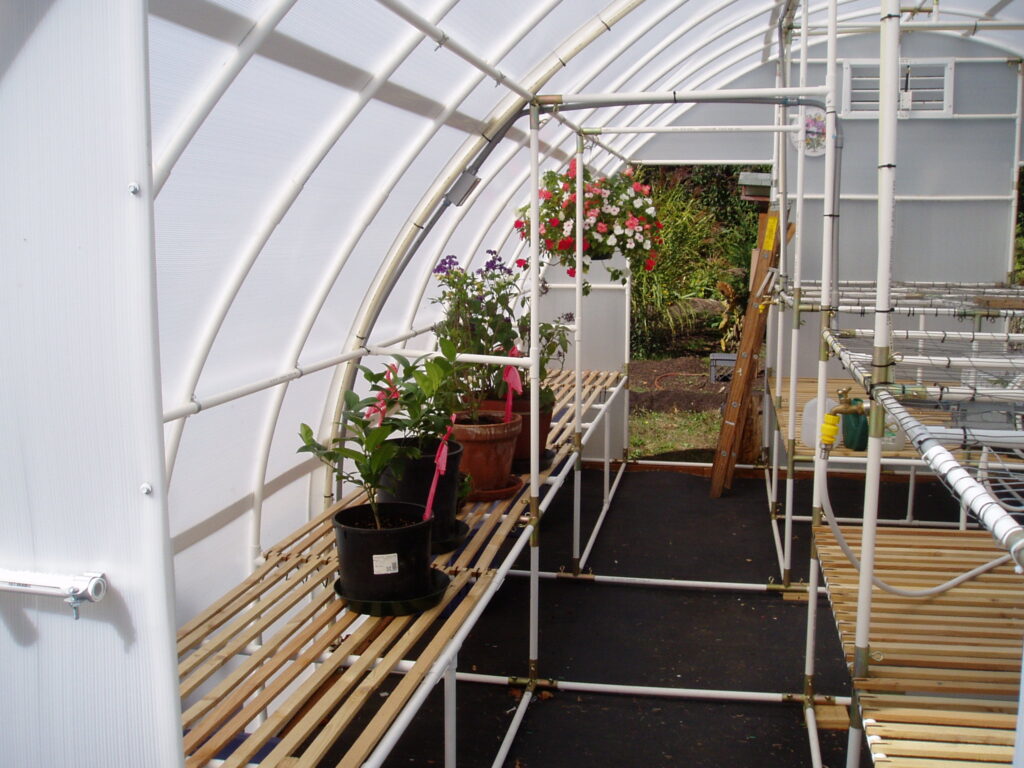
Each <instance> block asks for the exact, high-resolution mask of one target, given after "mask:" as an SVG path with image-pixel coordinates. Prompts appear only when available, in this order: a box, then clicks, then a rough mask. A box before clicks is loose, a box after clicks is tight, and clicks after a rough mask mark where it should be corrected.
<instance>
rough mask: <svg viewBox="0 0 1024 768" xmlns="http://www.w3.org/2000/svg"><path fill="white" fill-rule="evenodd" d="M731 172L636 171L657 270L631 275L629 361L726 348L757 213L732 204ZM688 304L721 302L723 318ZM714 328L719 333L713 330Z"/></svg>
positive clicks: (734, 338) (732, 339)
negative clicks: (650, 199)
mask: <svg viewBox="0 0 1024 768" xmlns="http://www.w3.org/2000/svg"><path fill="white" fill-rule="evenodd" d="M741 170H756V169H749V168H747V167H743V168H741V167H739V166H687V167H644V168H641V169H640V170H639V171H638V174H637V175H638V178H639V179H641V180H642V181H643V182H644V183H647V184H651V186H652V188H653V196H654V201H655V205H656V207H657V209H658V217H659V219H660V220H661V221H662V223H663V224H664V229H663V230H662V237H663V238H664V241H665V243H664V245H663V246H662V248H661V249H660V255H659V258H658V266H657V268H656V269H655V270H654V271H652V272H643V271H640V272H634V274H633V288H632V295H631V303H632V307H631V308H632V317H633V321H632V328H631V329H630V330H631V334H632V346H633V357H636V358H647V359H653V358H659V357H671V356H676V355H681V354H694V353H705V354H706V353H707V352H708V351H710V350H711V349H714V348H717V347H718V346H719V344H720V342H723V341H724V342H725V343H724V345H723V346H724V347H725V348H728V349H732V348H734V346H735V344H736V343H737V342H738V334H737V330H738V323H739V321H740V320H741V318H742V307H743V304H744V303H745V301H746V294H747V279H748V278H747V274H748V270H749V264H750V251H751V248H753V246H754V243H755V241H756V238H757V207H756V206H755V204H753V203H750V202H748V201H745V200H741V199H740V192H739V187H738V183H737V180H738V178H739V173H740V171H741ZM690 299H715V300H719V301H722V302H724V303H725V304H726V312H725V316H724V317H711V319H710V320H709V319H708V318H707V317H706V316H702V315H699V314H698V313H695V312H694V311H693V309H692V308H690V302H688V300H690ZM720 324H721V327H720V328H719V327H716V326H719V325H720Z"/></svg>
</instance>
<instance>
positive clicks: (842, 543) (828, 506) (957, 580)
mask: <svg viewBox="0 0 1024 768" xmlns="http://www.w3.org/2000/svg"><path fill="white" fill-rule="evenodd" d="M826 477H827V476H826ZM821 508H822V511H823V512H824V513H825V519H826V520H827V521H828V526H829V528H831V529H832V533H833V535H835V537H836V543H837V544H839V548H840V549H841V550H842V551H843V554H844V555H846V559H847V560H849V561H850V563H851V564H852V565H853V567H854V568H855V569H856V570H857V572H858V573H859V572H860V558H858V557H857V555H856V554H855V553H854V551H853V550H852V549H851V548H850V545H849V544H848V543H847V541H846V537H845V536H843V532H842V531H841V530H840V529H839V523H838V522H836V518H835V515H834V514H833V512H832V502H831V500H830V499H829V496H828V482H827V481H826V482H823V483H822V484H821ZM1009 561H1010V556H1009V555H1001V556H1000V557H997V558H996V559H995V560H992V561H990V562H987V563H985V564H983V565H979V566H978V567H977V568H974V569H973V570H970V571H967V572H966V573H961V574H960V575H959V576H955V577H954V578H952V579H950V580H949V581H947V582H944V583H942V584H939V585H938V586H935V587H929V588H928V589H921V590H915V589H903V588H902V587H894V586H893V585H892V584H889V583H887V582H884V581H882V580H881V579H880V578H878V577H877V576H872V578H871V583H872V584H874V585H875V586H876V587H878V588H879V589H881V590H884V591H886V592H891V593H892V594H894V595H901V596H902V597H931V596H932V595H938V594H941V593H943V592H948V591H949V590H951V589H952V588H953V587H956V586H959V585H960V584H963V583H964V582H965V581H970V580H971V579H973V578H975V577H976V576H980V575H981V574H983V573H987V572H988V571H991V570H992V569H993V568H998V567H999V566H1000V565H1002V564H1003V563H1007V562H1009Z"/></svg>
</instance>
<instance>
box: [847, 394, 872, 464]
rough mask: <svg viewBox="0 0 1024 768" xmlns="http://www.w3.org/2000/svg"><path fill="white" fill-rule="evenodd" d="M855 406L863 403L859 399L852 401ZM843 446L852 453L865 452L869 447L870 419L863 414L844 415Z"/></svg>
mask: <svg viewBox="0 0 1024 768" xmlns="http://www.w3.org/2000/svg"><path fill="white" fill-rule="evenodd" d="M850 402H852V403H853V404H854V405H857V404H858V403H863V402H864V401H863V400H861V399H860V398H859V397H855V398H854V399H853V400H851V401H850ZM842 421H843V445H845V446H846V447H847V448H849V449H850V450H851V451H863V450H864V449H865V448H867V447H868V417H867V416H865V415H864V414H863V413H844V414H843V419H842Z"/></svg>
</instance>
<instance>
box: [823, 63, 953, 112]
mask: <svg viewBox="0 0 1024 768" xmlns="http://www.w3.org/2000/svg"><path fill="white" fill-rule="evenodd" d="M843 85H844V88H843V117H848V118H857V117H877V116H878V88H879V74H878V61H877V60H875V61H847V62H844V63H843ZM899 89H900V95H899V99H900V101H899V116H900V117H901V118H920V117H950V116H952V114H953V63H952V62H951V61H936V60H929V61H915V60H913V59H904V60H902V61H901V62H900V82H899Z"/></svg>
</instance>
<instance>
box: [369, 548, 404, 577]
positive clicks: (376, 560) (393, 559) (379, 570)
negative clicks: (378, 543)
mask: <svg viewBox="0 0 1024 768" xmlns="http://www.w3.org/2000/svg"><path fill="white" fill-rule="evenodd" d="M384 573H398V553H397V552H392V553H391V554H389V555H374V556H373V575H374V576H380V575H381V574H384Z"/></svg>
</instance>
